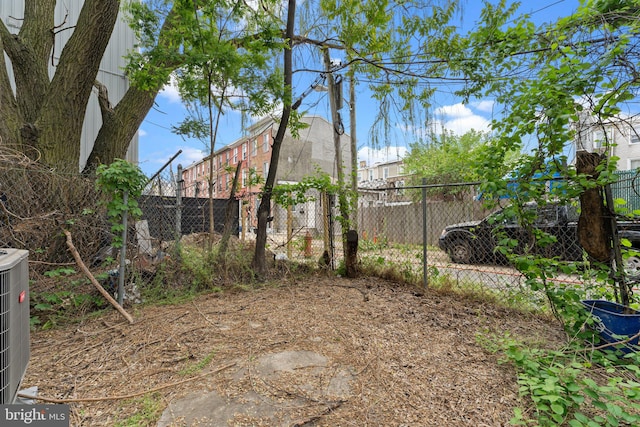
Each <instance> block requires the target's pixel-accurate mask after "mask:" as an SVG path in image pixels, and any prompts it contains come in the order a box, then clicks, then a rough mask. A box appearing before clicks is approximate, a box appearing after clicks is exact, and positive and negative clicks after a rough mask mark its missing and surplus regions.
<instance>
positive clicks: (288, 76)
mask: <svg viewBox="0 0 640 427" xmlns="http://www.w3.org/2000/svg"><path fill="white" fill-rule="evenodd" d="M295 16H296V0H289V8H288V10H287V29H286V34H285V39H286V40H287V46H286V47H285V49H284V108H283V109H282V118H281V120H280V125H279V126H278V132H277V133H276V137H275V138H274V140H273V146H272V147H271V165H270V166H269V173H268V174H267V179H266V181H265V184H264V187H263V191H262V197H261V199H260V206H259V207H258V212H257V216H258V234H257V235H256V249H255V252H254V254H253V261H252V266H253V269H254V271H255V273H256V274H257V275H258V276H264V274H265V273H266V271H267V264H266V245H267V223H268V219H269V212H270V211H271V194H272V192H273V185H274V184H275V181H276V173H277V171H278V161H279V157H280V147H281V146H282V141H284V136H285V133H286V131H287V125H288V124H289V116H290V115H291V99H292V95H291V94H292V90H291V82H292V74H293V73H292V64H291V53H292V52H291V50H292V48H293V27H294V21H295Z"/></svg>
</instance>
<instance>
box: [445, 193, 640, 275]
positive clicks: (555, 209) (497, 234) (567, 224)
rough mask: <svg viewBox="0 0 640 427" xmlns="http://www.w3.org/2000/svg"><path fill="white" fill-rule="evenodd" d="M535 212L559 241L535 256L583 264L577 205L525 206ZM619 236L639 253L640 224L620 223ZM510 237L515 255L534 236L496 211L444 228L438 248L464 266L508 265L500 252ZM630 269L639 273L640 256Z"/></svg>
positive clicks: (537, 248) (536, 223)
mask: <svg viewBox="0 0 640 427" xmlns="http://www.w3.org/2000/svg"><path fill="white" fill-rule="evenodd" d="M525 209H531V210H533V211H534V212H533V213H534V218H535V219H534V222H533V226H534V227H535V228H537V229H539V230H541V231H544V232H545V233H548V234H549V235H551V236H555V238H556V239H557V240H556V242H554V243H552V244H550V245H548V246H544V247H541V246H540V245H531V246H530V247H529V250H530V251H531V252H532V253H535V254H539V255H543V256H546V257H549V258H554V257H557V258H558V259H560V260H565V261H580V260H582V259H583V256H584V250H583V249H582V247H581V246H580V243H579V242H578V235H577V229H578V217H579V214H578V211H577V208H576V207H575V206H571V205H560V204H547V205H544V206H538V205H536V204H535V203H530V204H527V205H525ZM618 235H619V236H620V237H621V238H625V239H628V240H629V241H631V244H632V247H633V248H638V250H640V222H633V221H621V222H619V223H618ZM504 238H509V239H513V240H514V241H517V242H518V245H517V246H516V247H515V248H514V251H515V252H516V253H523V252H524V249H525V245H527V244H528V243H529V242H531V241H532V233H531V232H530V231H528V230H527V229H526V228H524V227H522V225H521V224H520V222H519V221H518V220H517V218H515V217H513V216H511V217H510V216H508V215H506V213H505V212H503V211H502V210H501V211H498V212H494V213H492V214H490V215H488V216H487V217H485V218H484V219H482V220H481V221H472V222H465V223H461V224H453V225H449V226H447V227H445V229H444V230H443V231H442V234H441V235H440V239H439V241H438V246H440V249H442V250H443V251H445V252H446V253H447V254H448V255H449V257H450V258H451V261H453V262H455V263H461V264H471V263H479V264H482V263H505V262H506V261H507V260H506V257H505V256H504V255H503V254H502V253H501V252H500V251H499V250H497V247H498V243H499V240H501V239H504ZM626 263H627V267H628V268H629V269H630V270H637V271H638V272H640V257H633V256H632V257H628V258H627V260H626Z"/></svg>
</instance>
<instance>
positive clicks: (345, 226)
mask: <svg viewBox="0 0 640 427" xmlns="http://www.w3.org/2000/svg"><path fill="white" fill-rule="evenodd" d="M323 54H324V63H325V70H326V74H327V86H328V90H329V106H330V108H331V122H332V124H333V145H334V148H335V151H336V169H337V170H336V172H337V177H338V208H339V209H340V216H341V217H342V221H341V224H340V225H341V231H342V253H343V255H344V259H345V267H346V270H347V272H346V273H347V277H355V275H356V271H355V268H356V265H357V232H356V231H354V230H350V224H351V221H350V215H349V206H348V205H349V201H348V198H347V195H346V191H345V179H344V169H343V167H344V165H343V161H342V147H341V144H340V137H341V135H342V133H343V132H342V129H343V128H342V122H341V120H340V115H339V114H338V99H337V96H336V95H337V90H336V79H335V78H334V75H333V71H334V67H332V65H331V57H330V56H329V49H328V48H325V49H323ZM349 231H352V233H350V234H351V235H353V234H354V233H355V235H356V238H355V239H353V238H352V239H348V238H347V237H348V232H349ZM354 240H355V242H356V243H355V244H356V247H355V248H353V242H354ZM349 242H351V243H352V244H351V246H350V245H349Z"/></svg>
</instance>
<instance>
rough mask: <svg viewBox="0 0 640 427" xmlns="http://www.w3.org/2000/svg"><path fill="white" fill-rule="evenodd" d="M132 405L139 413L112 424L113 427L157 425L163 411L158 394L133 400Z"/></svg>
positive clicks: (160, 397)
mask: <svg viewBox="0 0 640 427" xmlns="http://www.w3.org/2000/svg"><path fill="white" fill-rule="evenodd" d="M133 403H135V405H134V406H135V407H136V408H140V409H139V411H138V412H136V413H135V414H133V415H131V416H130V417H129V418H127V419H125V420H122V421H118V422H116V423H114V426H115V427H125V426H126V427H129V426H131V427H133V426H135V427H137V426H155V425H156V424H157V423H158V420H159V419H160V416H161V415H162V411H163V410H164V404H163V401H162V396H161V395H160V394H159V393H151V394H146V395H144V396H143V397H141V398H139V399H135V400H134V401H133Z"/></svg>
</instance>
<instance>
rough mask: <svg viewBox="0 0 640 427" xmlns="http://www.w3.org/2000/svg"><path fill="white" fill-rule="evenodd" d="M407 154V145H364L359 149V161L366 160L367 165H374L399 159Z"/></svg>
mask: <svg viewBox="0 0 640 427" xmlns="http://www.w3.org/2000/svg"><path fill="white" fill-rule="evenodd" d="M406 154H407V147H398V146H390V147H386V148H381V149H374V148H371V147H363V148H361V149H359V150H358V161H366V162H367V165H374V164H376V163H384V162H392V161H395V160H399V159H401V158H403V157H404V156H405V155H406Z"/></svg>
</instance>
